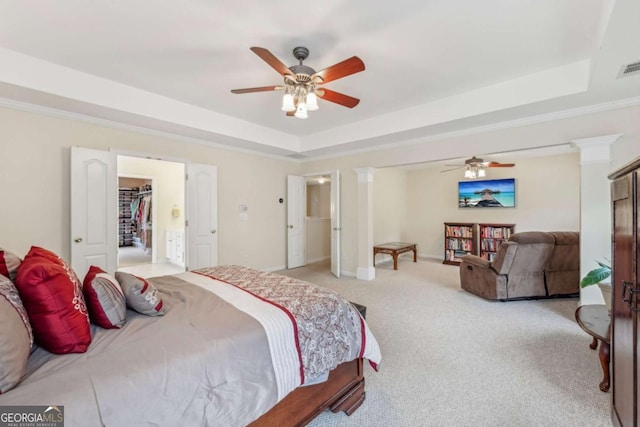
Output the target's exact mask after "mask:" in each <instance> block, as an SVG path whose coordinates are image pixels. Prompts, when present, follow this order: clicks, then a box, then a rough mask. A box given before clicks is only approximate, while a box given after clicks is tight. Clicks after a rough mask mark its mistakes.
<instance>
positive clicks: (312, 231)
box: [305, 175, 331, 270]
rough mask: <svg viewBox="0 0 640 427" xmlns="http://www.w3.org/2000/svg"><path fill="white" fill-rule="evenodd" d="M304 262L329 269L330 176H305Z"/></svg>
mask: <svg viewBox="0 0 640 427" xmlns="http://www.w3.org/2000/svg"><path fill="white" fill-rule="evenodd" d="M305 183H306V186H307V200H306V205H307V206H306V217H305V228H306V230H305V231H306V254H307V257H306V261H307V264H315V263H317V265H318V266H319V267H320V266H321V267H322V269H326V270H329V269H330V268H331V175H315V176H306V177H305Z"/></svg>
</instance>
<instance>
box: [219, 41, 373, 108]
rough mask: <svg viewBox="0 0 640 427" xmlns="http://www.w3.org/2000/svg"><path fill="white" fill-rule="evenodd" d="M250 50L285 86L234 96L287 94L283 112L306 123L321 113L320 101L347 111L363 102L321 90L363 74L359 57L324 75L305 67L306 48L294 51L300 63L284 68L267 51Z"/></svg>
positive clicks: (250, 90) (283, 100)
mask: <svg viewBox="0 0 640 427" xmlns="http://www.w3.org/2000/svg"><path fill="white" fill-rule="evenodd" d="M250 49H251V50H252V51H253V53H255V54H256V55H258V56H259V57H260V58H261V59H262V60H263V61H264V62H266V63H267V64H269V65H270V66H271V67H272V68H273V69H274V70H276V71H277V72H278V73H280V75H282V77H284V84H283V85H279V86H262V87H252V88H246V89H233V90H232V91H231V92H232V93H237V94H241V93H252V92H268V91H274V90H284V92H285V93H284V96H283V97H282V108H281V109H282V111H285V112H286V113H287V115H288V116H295V117H297V118H300V119H306V118H307V117H308V115H307V111H315V110H317V109H318V102H317V98H321V99H324V100H325V101H330V102H334V103H336V104H339V105H342V106H344V107H348V108H353V107H355V106H356V105H358V103H359V102H360V100H359V99H357V98H353V97H351V96H348V95H345V94H343V93H339V92H335V91H333V90H330V89H325V88H324V87H321V86H322V85H324V84H325V83H329V82H331V81H334V80H338V79H340V78H342V77H346V76H350V75H351V74H355V73H359V72H360V71H364V68H365V67H364V62H362V60H361V59H360V58H358V57H357V56H352V57H351V58H349V59H345V60H344V61H342V62H338V63H337V64H334V65H332V66H330V67H328V68H325V69H324V70H322V71H315V70H314V69H313V68H311V67H309V66H307V65H304V64H303V63H302V61H304V60H305V59H307V57H308V56H309V49H307V48H306V47H302V46H298V47H296V48H295V49H293V56H294V57H295V58H296V59H297V60H298V61H299V62H300V63H299V64H298V65H292V66H290V67H287V66H286V65H284V64H283V63H282V62H281V61H280V60H279V59H278V58H276V57H275V56H274V55H273V54H272V53H271V52H269V51H268V50H267V49H265V48H262V47H252V48H250Z"/></svg>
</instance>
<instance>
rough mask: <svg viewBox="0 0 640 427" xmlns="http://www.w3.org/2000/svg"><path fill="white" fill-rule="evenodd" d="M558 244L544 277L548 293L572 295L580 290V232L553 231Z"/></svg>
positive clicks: (554, 248) (551, 294)
mask: <svg viewBox="0 0 640 427" xmlns="http://www.w3.org/2000/svg"><path fill="white" fill-rule="evenodd" d="M551 235H553V237H554V239H555V241H556V244H555V246H554V247H553V254H551V258H550V259H549V265H548V266H547V268H546V269H545V272H544V277H545V280H546V282H547V294H548V295H549V296H556V295H572V294H576V293H578V292H580V233H578V232H576V231H552V232H551Z"/></svg>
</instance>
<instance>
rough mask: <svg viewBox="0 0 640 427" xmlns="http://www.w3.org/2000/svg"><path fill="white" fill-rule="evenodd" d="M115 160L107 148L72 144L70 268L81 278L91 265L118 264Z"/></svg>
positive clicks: (111, 267)
mask: <svg viewBox="0 0 640 427" xmlns="http://www.w3.org/2000/svg"><path fill="white" fill-rule="evenodd" d="M117 180H118V177H117V160H116V156H115V154H114V153H111V152H109V151H99V150H92V149H88V148H80V147H71V267H72V268H73V269H74V270H75V272H76V273H77V274H78V277H80V280H82V279H83V278H84V276H85V275H86V273H87V271H88V270H89V267H90V266H91V265H95V266H98V267H100V268H102V269H103V270H105V271H106V272H108V273H109V274H115V272H116V268H117V265H118V215H117V209H118V208H117V206H118V188H117V187H118V186H117Z"/></svg>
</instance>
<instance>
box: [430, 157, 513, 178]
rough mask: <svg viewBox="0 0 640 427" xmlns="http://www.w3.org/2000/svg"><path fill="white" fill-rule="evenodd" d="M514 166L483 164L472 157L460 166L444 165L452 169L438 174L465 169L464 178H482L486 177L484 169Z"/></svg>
mask: <svg viewBox="0 0 640 427" xmlns="http://www.w3.org/2000/svg"><path fill="white" fill-rule="evenodd" d="M515 165H516V164H515V163H500V162H485V161H484V160H482V159H480V158H478V157H476V156H473V157H471V158H470V159H467V160H465V161H464V164H462V165H445V166H450V167H453V169H445V170H442V171H440V172H441V173H442V172H450V171H454V170H458V169H462V168H465V171H464V177H465V178H482V177H483V176H485V175H486V174H485V168H511V167H514V166H515Z"/></svg>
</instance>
